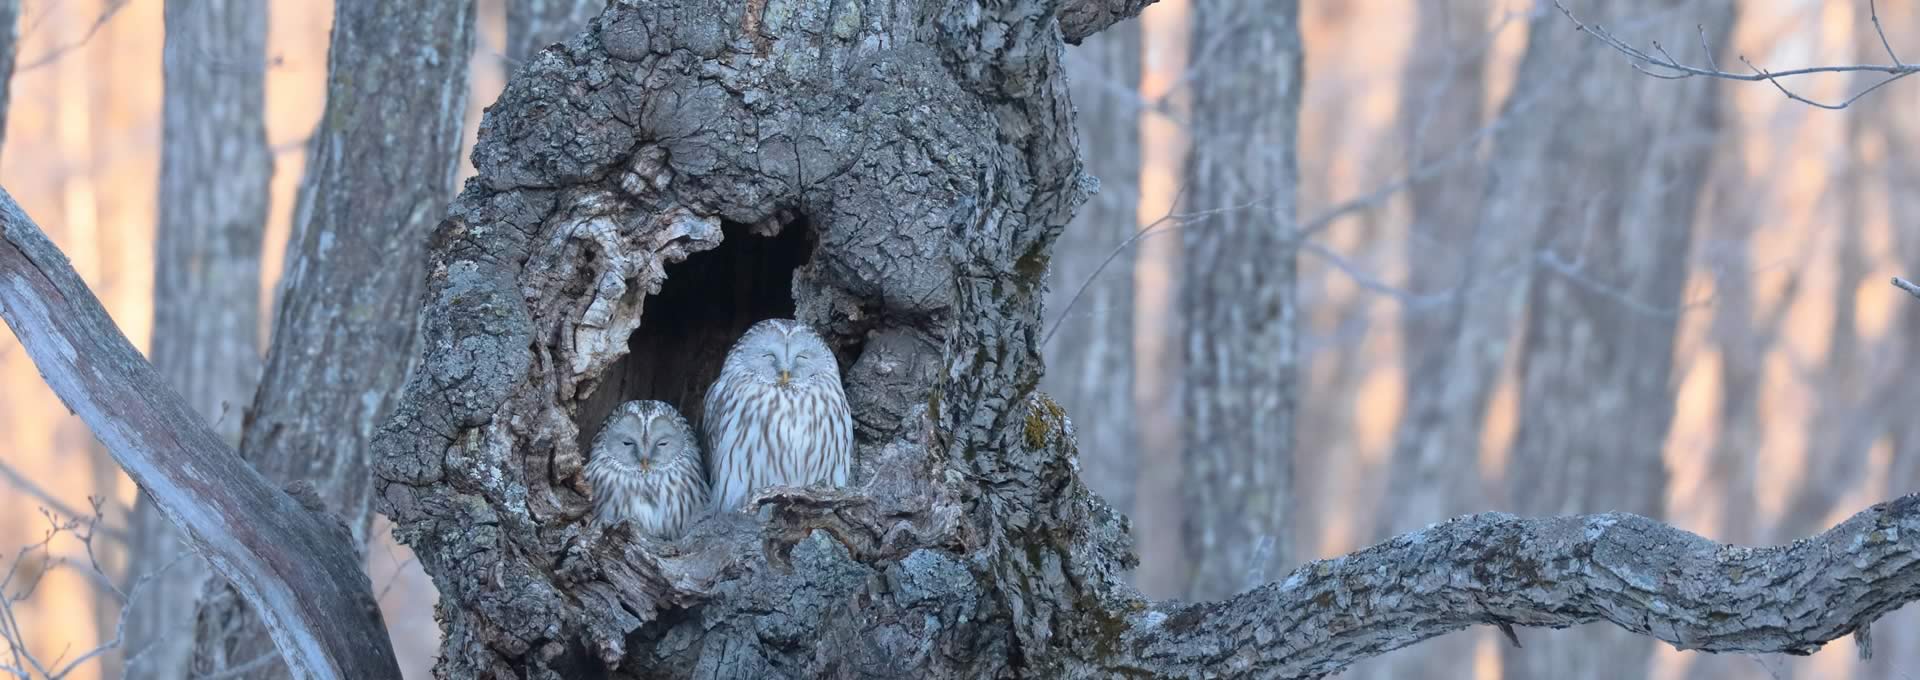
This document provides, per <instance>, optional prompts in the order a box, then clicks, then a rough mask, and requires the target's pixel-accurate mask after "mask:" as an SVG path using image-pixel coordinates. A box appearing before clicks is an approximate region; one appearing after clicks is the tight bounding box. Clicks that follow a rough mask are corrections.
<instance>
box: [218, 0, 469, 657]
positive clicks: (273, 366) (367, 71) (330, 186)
mask: <svg viewBox="0 0 1920 680" xmlns="http://www.w3.org/2000/svg"><path fill="white" fill-rule="evenodd" d="M474 16H475V11H474V5H473V2H472V0H431V1H426V2H412V3H404V4H403V5H400V6H398V7H396V6H395V5H393V4H392V3H386V2H375V1H372V0H343V1H341V2H339V3H337V4H336V5H335V6H334V31H333V41H332V44H331V45H330V46H329V49H328V52H329V57H328V69H327V71H328V83H327V110H326V113H325V118H324V120H323V121H322V124H321V127H320V131H319V133H318V135H317V136H316V137H315V138H314V140H313V144H312V147H311V149H312V150H311V154H310V161H309V163H308V167H307V171H306V172H307V175H306V178H305V179H304V180H303V183H304V185H305V186H304V187H303V189H302V193H303V194H305V195H306V198H305V199H304V203H305V207H304V208H303V209H302V210H301V211H299V212H300V214H299V215H296V221H297V222H298V224H297V225H296V227H295V233H294V237H293V238H292V239H291V240H290V241H289V247H288V249H287V263H286V267H285V269H284V271H285V272H286V273H285V275H284V277H283V283H284V285H283V286H282V287H281V295H282V297H281V299H280V300H279V304H278V309H277V310H276V319H275V321H274V332H273V342H272V346H271V350H270V352H269V353H268V359H267V365H266V369H265V373H264V374H263V375H262V376H261V380H260V388H259V392H258V394H257V395H256V396H255V403H254V407H253V409H252V411H250V412H249V413H248V417H247V420H246V429H245V434H244V435H243V437H242V442H241V447H240V450H241V452H242V454H243V455H244V456H245V457H246V459H247V460H248V461H249V462H250V463H252V464H253V466H254V467H255V468H257V469H259V470H260V472H261V473H263V474H265V475H266V476H267V477H268V478H270V479H274V480H276V481H278V482H280V483H292V482H304V483H308V484H311V485H312V489H313V490H314V491H315V492H316V493H317V494H318V496H319V498H320V499H321V500H322V501H323V502H324V503H325V505H326V507H327V508H329V509H331V510H332V511H334V512H337V513H339V515H340V516H341V517H342V518H343V520H344V521H345V522H346V524H347V526H348V527H350V528H351V529H352V531H353V536H354V544H355V545H356V546H364V545H365V543H366V531H367V528H368V526H369V524H370V522H371V519H372V509H371V501H370V500H369V499H370V496H371V494H372V486H371V484H372V482H371V474H370V473H369V472H368V465H369V458H370V456H371V452H370V441H371V440H372V437H373V433H374V430H375V428H376V427H377V426H378V425H379V423H380V422H381V420H382V419H384V418H386V416H387V415H388V414H389V413H390V412H391V411H392V406H391V405H392V402H393V401H394V398H395V397H396V396H397V392H398V391H399V388H400V385H401V384H402V380H403V378H404V377H405V376H406V374H407V371H408V366H409V360H410V359H412V358H413V350H412V348H413V346H414V336H415V334H416V328H417V319H418V316H419V309H420V299H421V298H420V291H421V290H422V288H423V286H424V281H425V264H424V263H425V259H426V258H425V256H424V251H425V250H426V243H427V237H428V234H429V233H430V230H431V229H432V227H433V225H434V224H435V223H436V222H437V221H438V220H439V219H440V216H441V215H443V214H444V213H443V211H444V210H445V206H446V203H447V200H448V199H449V196H450V193H451V190H452V187H453V184H454V178H455V176H456V173H457V170H458V168H459V159H458V157H457V154H458V153H459V148H460V134H461V126H462V123H463V121H464V116H465V112H466V97H467V64H468V61H469V59H468V56H469V55H470V54H471V53H472V51H473V35H474V34H473V31H474V28H473V24H474ZM420 36H431V39H430V40H421V39H420ZM238 595H239V594H238V593H236V592H234V591H233V590H232V589H230V588H226V587H224V586H222V585H221V584H218V583H215V584H211V586H210V587H209V589H208V591H207V593H206V595H205V596H204V597H203V598H202V603H201V606H200V611H199V613H198V622H197V624H196V625H197V628H198V632H197V636H198V643H197V646H196V650H195V653H194V656H195V658H194V662H193V663H194V668H195V670H196V672H198V673H202V674H207V673H216V672H222V671H227V670H231V669H233V668H235V667H239V666H245V665H247V664H249V663H251V662H253V661H255V660H256V659H258V658H259V657H261V656H262V655H266V654H269V653H270V652H271V649H270V648H269V647H268V645H267V640H266V638H265V637H264V636H263V635H262V634H261V633H262V630H261V628H260V626H259V625H258V621H257V620H256V619H255V618H254V617H253V616H252V615H251V614H250V613H248V611H247V609H246V607H245V606H244V605H243V603H242V601H241V599H240V598H239V597H238ZM243 675H244V676H245V677H256V678H259V677H267V678H271V677H283V676H284V675H285V671H284V670H283V669H282V668H281V667H280V666H279V665H278V664H267V665H266V666H265V667H264V668H256V669H254V670H252V671H250V672H246V673H243Z"/></svg>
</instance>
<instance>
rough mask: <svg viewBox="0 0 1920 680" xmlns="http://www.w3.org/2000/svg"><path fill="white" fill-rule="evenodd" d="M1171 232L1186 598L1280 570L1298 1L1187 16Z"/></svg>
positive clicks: (1206, 8) (1288, 454)
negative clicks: (1180, 178) (1179, 356)
mask: <svg viewBox="0 0 1920 680" xmlns="http://www.w3.org/2000/svg"><path fill="white" fill-rule="evenodd" d="M1193 11H1194V39H1193V43H1192V44H1193V45H1194V49H1193V51H1192V55H1193V56H1192V57H1191V59H1190V62H1189V63H1190V66H1189V68H1190V69H1194V74H1195V75H1194V79H1193V112H1194V115H1193V125H1192V133H1191V134H1192V140H1193V142H1192V143H1193V146H1192V151H1191V155H1190V156H1189V157H1188V166H1187V177H1186V182H1187V188H1186V190H1187V193H1188V194H1189V195H1191V196H1192V197H1193V200H1192V201H1191V202H1190V203H1189V206H1190V207H1189V208H1188V211H1189V212H1202V213H1210V214H1207V215H1205V216H1204V217H1201V218H1197V219H1195V220H1194V221H1191V222H1188V223H1186V224H1185V225H1183V226H1182V227H1181V232H1180V233H1181V241H1182V243H1183V244H1184V245H1185V250H1184V251H1183V253H1182V256H1181V262H1182V272H1183V273H1182V289H1181V306H1182V307H1183V308H1184V309H1185V312H1186V343H1185V345H1186V348H1185V351H1186V364H1185V365H1186V376H1185V381H1184V383H1185V384H1184V391H1183V398H1182V402H1183V404H1184V407H1183V410H1184V415H1185V418H1184V420H1185V422H1184V424H1183V425H1184V428H1185V434H1184V436H1183V444H1184V447H1183V448H1184V450H1185V452H1186V461H1187V477H1186V486H1185V496H1186V501H1187V507H1188V508H1189V512H1188V514H1187V526H1186V533H1185V538H1186V540H1185V547H1186V549H1187V553H1188V554H1187V557H1188V559H1189V560H1190V563H1191V564H1192V569H1193V571H1192V579H1191V583H1190V585H1189V587H1188V595H1189V597H1193V598H1196V599H1210V598H1217V597H1222V596H1225V595H1228V594H1231V593H1234V592H1237V591H1240V590H1242V589H1244V588H1246V587H1248V586H1251V585H1257V584H1259V583H1262V582H1264V581H1265V580H1266V578H1268V577H1269V576H1271V575H1277V574H1278V573H1280V571H1281V568H1282V567H1284V566H1285V565H1288V564H1291V562H1290V561H1289V560H1290V558H1291V555H1292V549H1291V545H1292V537H1291V536H1290V535H1289V532H1290V531H1291V529H1292V526H1291V519H1292V517H1293V508H1292V505H1293V492H1292V485H1293V409H1294V402H1293V399H1294V393H1293V392H1294V378H1295V375H1294V374H1295V363H1296V361H1295V355H1294V350H1295V329H1294V320H1295V319H1294V317H1295V315H1296V310H1295V308H1294V290H1293V288H1294V254H1295V239H1296V238H1297V232H1296V231H1295V226H1294V220H1295V215H1294V195H1293V192H1294V187H1295V186H1296V185H1297V184H1298V183H1299V177H1298V170H1297V168H1296V162H1295V156H1294V141H1295V140H1294V136H1295V131H1296V130H1297V129H1298V127H1299V113H1300V90H1301V83H1300V53H1301V44H1300V5H1299V3H1298V2H1295V1H1293V0H1285V1H1282V2H1278V3H1269V2H1265V1H1264V0H1262V1H1253V0H1248V1H1243V2H1224V1H1223V2H1210V3H1197V4H1195V5H1194V8H1193Z"/></svg>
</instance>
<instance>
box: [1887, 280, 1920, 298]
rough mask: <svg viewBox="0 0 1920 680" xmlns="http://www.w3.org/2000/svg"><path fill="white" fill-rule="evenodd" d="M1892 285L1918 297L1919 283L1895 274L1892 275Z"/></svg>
mask: <svg viewBox="0 0 1920 680" xmlns="http://www.w3.org/2000/svg"><path fill="white" fill-rule="evenodd" d="M1893 287H1895V288H1898V289H1900V290H1904V291H1907V293H1908V294H1909V295H1912V296H1914V297H1920V284H1915V283H1914V282H1912V281H1908V280H1906V279H1903V278H1900V277H1898V276H1896V277H1893Z"/></svg>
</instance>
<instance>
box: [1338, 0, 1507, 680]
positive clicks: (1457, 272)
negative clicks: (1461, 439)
mask: <svg viewBox="0 0 1920 680" xmlns="http://www.w3.org/2000/svg"><path fill="white" fill-rule="evenodd" d="M1489 10H1490V7H1489V4H1488V3H1487V2H1486V1H1485V0H1422V2H1420V3H1419V8H1418V12H1419V24H1418V25H1419V29H1418V30H1417V31H1415V32H1414V39H1413V40H1414V43H1413V48H1412V49H1411V51H1410V52H1409V53H1408V55H1407V62H1406V67H1405V69H1404V70H1403V71H1402V75H1401V79H1402V85H1401V90H1400V97H1401V104H1400V116H1401V126H1400V131H1401V134H1402V135H1404V139H1405V145H1406V146H1405V149H1406V158H1405V161H1406V172H1407V173H1409V174H1423V173H1426V172H1428V169H1429V168H1434V169H1435V172H1434V174H1433V175H1432V176H1431V177H1429V178H1428V179H1425V180H1423V181H1419V182H1416V183H1415V184H1413V185H1412V186H1411V187H1409V188H1408V189H1407V199H1408V202H1409V208H1410V210H1411V217H1410V223H1409V225H1408V232H1409V233H1408V235H1407V243H1406V266H1407V287H1408V288H1410V289H1411V290H1412V291H1414V293H1415V294H1417V295H1431V294H1435V293H1440V292H1443V291H1457V290H1460V288H1461V286H1462V285H1463V279H1465V278H1466V276H1467V273H1466V271H1465V268H1464V266H1463V265H1464V264H1465V263H1466V262H1467V260H1468V254H1467V253H1466V252H1465V248H1466V247H1467V246H1469V245H1470V244H1471V243H1472V242H1473V234H1474V230H1475V229H1476V228H1477V227H1478V224H1479V222H1478V221H1479V218H1480V207H1481V195H1482V192H1483V191H1485V186H1486V175H1487V169H1486V166H1485V165H1483V164H1482V163H1481V162H1480V161H1479V159H1478V155H1477V154H1476V153H1475V150H1476V147H1479V146H1480V144H1478V143H1477V141H1476V140H1478V139H1480V138H1481V134H1480V131H1481V127H1482V126H1483V125H1485V124H1486V121H1485V118H1486V110H1485V109H1486V107H1485V105H1484V104H1483V102H1484V101H1485V100H1486V96H1485V91H1486V84H1485V75H1484V74H1485V71H1486V68H1487V53H1488V52H1489V51H1490V50H1491V49H1492V46H1493V41H1494V38H1495V32H1494V31H1493V30H1491V28H1490V27H1491V26H1492V25H1493V23H1492V18H1493V14H1492V12H1490V11H1489ZM1450 309H1457V307H1455V306H1453V305H1441V304H1436V305H1425V306H1415V305H1406V306H1404V307H1403V308H1402V311H1401V314H1402V315H1403V316H1402V317H1401V324H1400V333H1401V341H1400V346H1401V347H1402V352H1403V353H1404V354H1403V357H1404V358H1403V362H1404V365H1405V369H1404V373H1405V378H1404V379H1405V381H1406V386H1407V387H1406V389H1407V393H1408V395H1409V399H1410V402H1409V408H1408V410H1407V414H1408V415H1409V417H1404V418H1403V419H1402V421H1401V425H1400V432H1399V436H1398V438H1397V440H1396V442H1395V443H1396V446H1395V447H1394V448H1393V454H1392V458H1391V459H1390V460H1389V462H1388V463H1387V465H1386V468H1385V470H1384V472H1385V474H1386V476H1387V484H1386V487H1387V488H1386V496H1385V501H1386V504H1387V508H1386V509H1385V510H1384V511H1382V512H1381V513H1380V514H1379V516H1378V521H1376V522H1375V524H1374V530H1373V534H1372V536H1371V537H1370V538H1371V539H1372V540H1384V539H1386V538H1388V537H1391V536H1393V535H1395V534H1399V533H1402V532H1407V531H1413V530H1416V529H1419V528H1421V527H1424V526H1427V525H1429V524H1432V523H1434V522H1439V521H1442V520H1444V519H1446V518H1448V517H1453V516H1456V515H1460V514H1462V513H1466V512H1472V511H1474V510H1484V509H1486V508H1485V507H1483V506H1482V503H1483V499H1484V496H1483V495H1482V494H1481V493H1480V456H1479V454H1480V450H1479V449H1480V447H1479V445H1478V441H1477V439H1478V435H1477V434H1475V435H1474V437H1475V442H1474V445H1473V446H1469V447H1460V448H1442V447H1438V446H1433V445H1431V444H1430V442H1432V441H1434V437H1435V435H1434V434H1430V432H1432V430H1433V429H1434V428H1439V427H1443V425H1442V422H1441V421H1436V420H1434V416H1441V415H1442V414H1440V413H1439V411H1440V408H1439V407H1441V406H1444V404H1441V403H1439V400H1440V399H1442V398H1444V397H1446V396H1449V394H1448V392H1447V391H1446V389H1445V385H1444V383H1443V381H1444V380H1446V379H1447V369H1448V361H1449V359H1450V358H1451V357H1452V356H1453V353H1454V347H1453V344H1452V338H1450V337H1448V335H1447V333H1448V331H1449V330H1451V329H1450V328H1449V314H1448V311H1449V310H1450ZM1485 379H1486V380H1488V381H1489V382H1488V383H1487V385H1488V386H1490V385H1491V375H1488V376H1486V377H1485ZM1485 389H1486V388H1485V387H1482V388H1481V390H1485ZM1474 392H1475V393H1476V396H1477V398H1479V399H1485V398H1487V395H1488V394H1490V392H1485V391H1479V390H1475V391H1474ZM1414 404H1418V406H1413V405H1414ZM1454 406H1455V407H1467V406H1468V405H1467V404H1455V405H1454ZM1479 408H1482V409H1484V408H1485V407H1484V406H1481V407H1479ZM1474 410H1476V409H1474V408H1470V407H1467V408H1466V411H1467V412H1473V411H1474ZM1415 413H1419V414H1422V415H1423V416H1424V418H1425V420H1422V419H1420V418H1414V417H1411V415H1412V414H1415ZM1442 417H1444V416H1442ZM1466 425H1467V423H1462V422H1451V423H1449V424H1448V425H1447V426H1451V427H1456V428H1458V427H1463V426H1466ZM1423 442H1429V445H1427V446H1420V445H1418V444H1420V443H1423ZM1477 641H1478V636H1477V635H1470V634H1458V635H1451V636H1447V637H1445V638H1442V639H1439V640H1434V641H1432V642H1429V643H1427V644H1425V645H1421V646H1420V647H1418V648H1416V649H1408V650H1403V651H1401V652H1400V653H1398V654H1392V655H1388V656H1386V657H1382V658H1381V659H1380V660H1379V662H1378V663H1376V664H1372V665H1371V666H1370V667H1368V668H1367V670H1368V671H1370V673H1369V674H1367V675H1365V676H1363V677H1379V678H1389V679H1397V678H1423V677H1424V678H1464V677H1469V676H1471V675H1472V674H1473V668H1474V663H1475V660H1474V655H1473V648H1474V644H1475V642H1477Z"/></svg>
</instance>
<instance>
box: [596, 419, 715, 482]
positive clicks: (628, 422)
mask: <svg viewBox="0 0 1920 680" xmlns="http://www.w3.org/2000/svg"><path fill="white" fill-rule="evenodd" d="M600 441H601V442H602V446H601V451H600V452H599V455H606V456H614V457H615V458H617V459H618V460H620V461H621V462H623V463H626V464H627V465H630V466H632V467H633V468H635V469H637V470H639V471H640V472H641V473H643V474H644V473H649V472H653V471H654V470H655V469H656V468H659V467H660V466H662V465H665V464H667V463H670V462H673V459H674V458H675V457H678V456H683V455H685V452H687V451H693V450H696V449H694V448H693V447H694V443H693V435H692V432H691V431H690V430H688V429H687V428H685V427H681V426H677V425H676V424H675V423H674V422H673V418H672V416H670V415H668V414H649V413H637V414H627V415H623V416H621V417H620V418H619V419H618V420H615V421H614V422H613V424H612V425H609V426H607V429H606V432H605V433H604V434H602V435H600Z"/></svg>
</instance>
